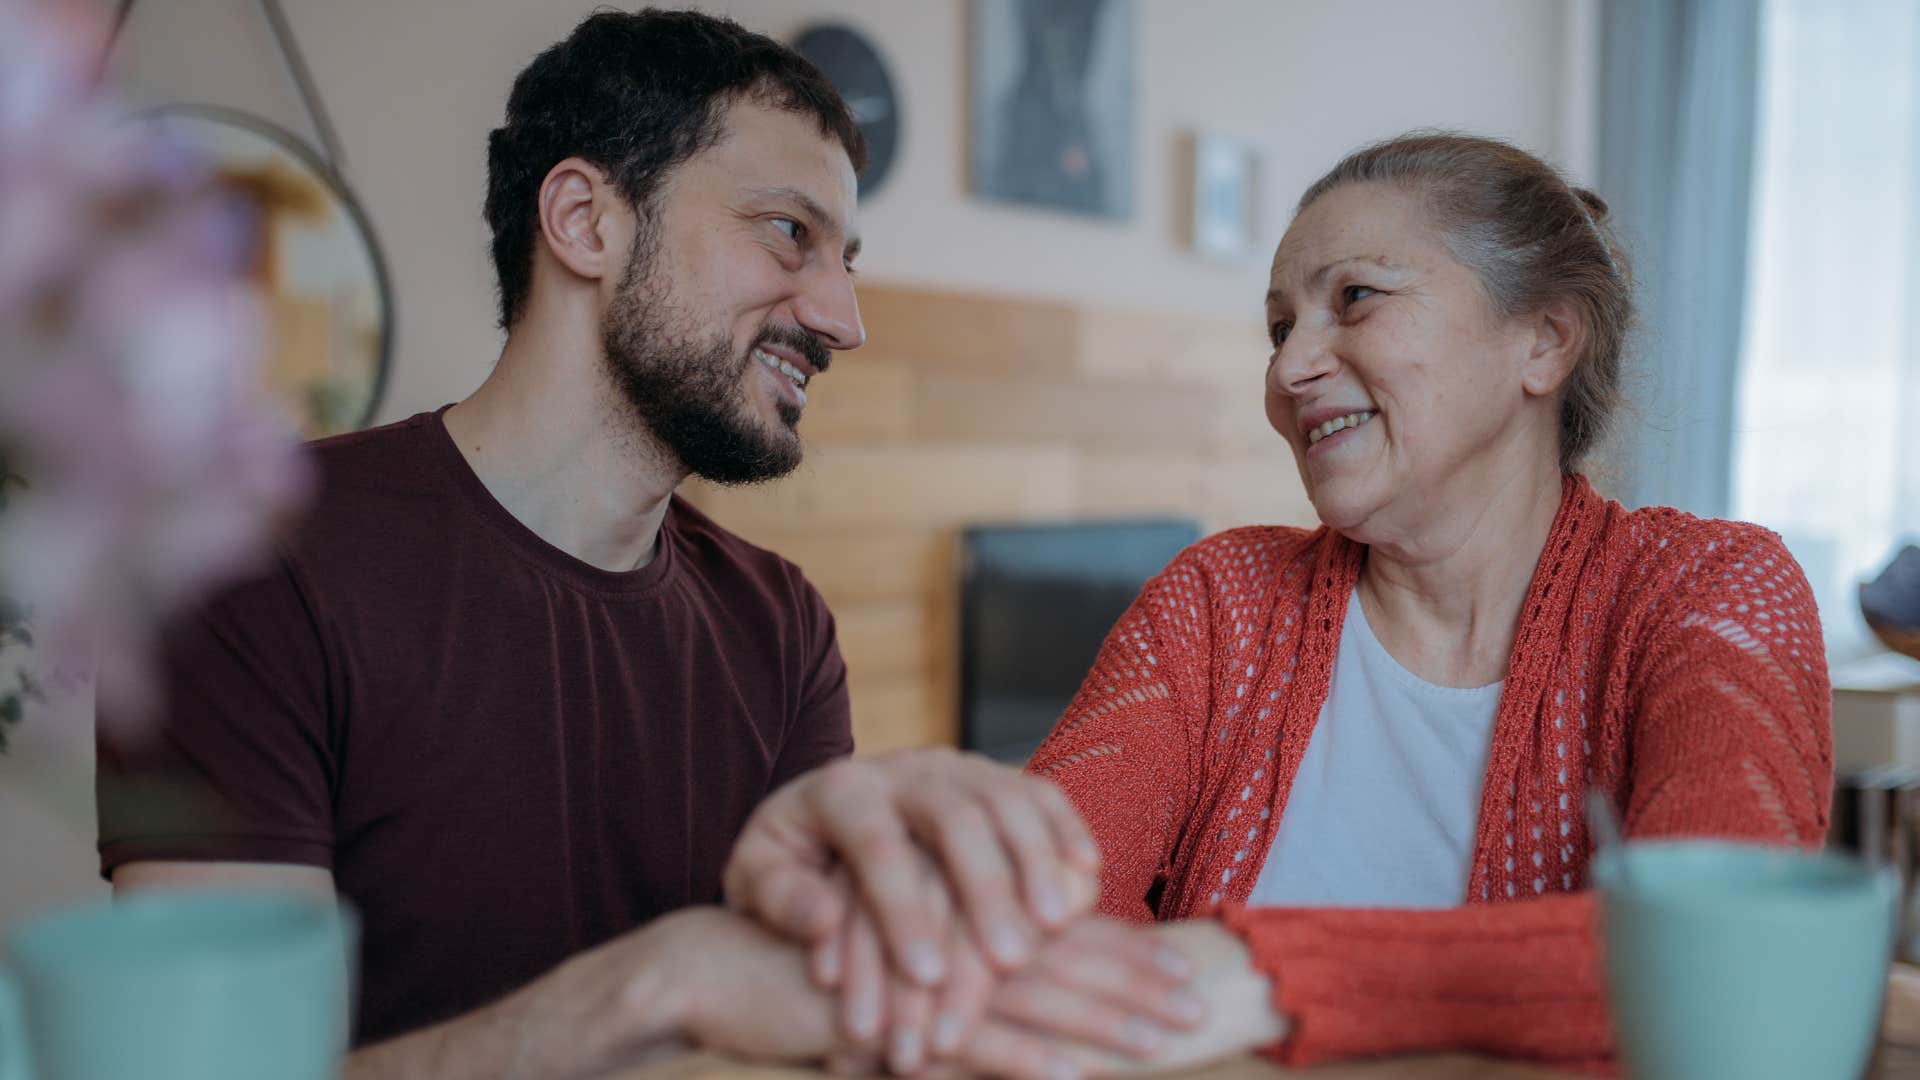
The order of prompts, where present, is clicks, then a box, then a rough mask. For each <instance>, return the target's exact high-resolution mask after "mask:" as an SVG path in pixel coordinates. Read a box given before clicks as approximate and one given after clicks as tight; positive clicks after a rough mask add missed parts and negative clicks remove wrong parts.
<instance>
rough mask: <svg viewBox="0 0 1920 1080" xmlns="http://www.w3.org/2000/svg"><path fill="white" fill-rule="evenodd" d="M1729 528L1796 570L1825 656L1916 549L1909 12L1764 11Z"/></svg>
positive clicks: (1914, 150)
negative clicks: (1777, 543) (1908, 546)
mask: <svg viewBox="0 0 1920 1080" xmlns="http://www.w3.org/2000/svg"><path fill="white" fill-rule="evenodd" d="M1760 49H1761V56H1760V90H1759V99H1760V100H1759V114H1758V138H1757V143H1756V148H1755V153H1754V168H1755V170H1756V173H1755V177H1754V182H1755V186H1754V209H1753V225H1752V228H1753V232H1752V234H1751V252H1752V254H1751V258H1752V264H1751V267H1750V272H1749V275H1748V285H1747V290H1748V291H1747V306H1746V325H1745V328H1744V345H1743V350H1744V351H1743V355H1742V357H1741V365H1740V372H1741V375H1740V387H1739V391H1738V396H1737V404H1736V414H1735V431H1734V446H1733V463H1734V464H1733V468H1734V477H1733V512H1734V516H1735V517H1738V518H1742V519H1745V520H1748V521H1756V522H1759V523H1761V524H1763V525H1766V526H1768V527H1769V528H1772V529H1775V530H1777V531H1778V532H1779V533H1780V534H1781V535H1782V536H1783V537H1784V538H1785V539H1786V542H1787V545H1788V547H1790V548H1791V549H1792V550H1793V553H1794V555H1795V557H1796V558H1798V559H1799V560H1800V563H1801V565H1802V566H1804V567H1805V568H1806V571H1807V577H1808V578H1809V579H1811V581H1812V583H1813V588H1814V594H1815V596H1816V598H1817V599H1818V601H1819V604H1820V615H1821V621H1822V623H1823V624H1824V629H1825V631H1826V636H1827V648H1828V652H1829V654H1830V655H1832V656H1833V657H1835V658H1836V659H1842V658H1846V657H1849V656H1852V655H1855V654H1858V653H1861V652H1864V651H1867V650H1868V649H1869V648H1870V647H1871V645H1872V638H1871V636H1870V634H1869V632H1868V630H1867V627H1866V623H1865V622H1864V621H1863V620H1862V619H1861V617H1860V608H1859V602H1858V596H1857V592H1856V586H1857V585H1858V584H1859V582H1860V581H1862V580H1863V579H1865V578H1867V577H1870V576H1871V575H1872V574H1873V572H1874V571H1875V570H1877V569H1878V568H1879V567H1880V566H1881V565H1883V564H1884V563H1885V562H1886V561H1887V560H1888V559H1889V558H1890V557H1891V556H1892V554H1893V552H1894V551H1895V550H1896V549H1897V548H1898V547H1899V545H1900V544H1901V543H1903V542H1916V541H1920V4H1916V3H1912V2H1911V0H1767V5H1766V9H1765V14H1764V17H1763V22H1762V26H1761V45H1760Z"/></svg>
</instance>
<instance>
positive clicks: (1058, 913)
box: [1033, 881, 1067, 926]
mask: <svg viewBox="0 0 1920 1080" xmlns="http://www.w3.org/2000/svg"><path fill="white" fill-rule="evenodd" d="M1033 900H1034V907H1035V908H1036V909H1038V910H1037V911H1036V912H1035V914H1038V915H1039V916H1040V921H1041V922H1044V923H1046V924H1047V925H1049V926H1058V925H1060V924H1061V923H1063V922H1066V921H1067V898H1066V896H1065V894H1063V893H1062V892H1061V891H1060V887H1059V886H1058V885H1056V884H1054V883H1053V882H1051V881H1047V882H1042V883H1041V885H1040V886H1039V887H1038V888H1036V889H1035V890H1034V896H1033Z"/></svg>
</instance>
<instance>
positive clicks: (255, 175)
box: [147, 105, 393, 439]
mask: <svg viewBox="0 0 1920 1080" xmlns="http://www.w3.org/2000/svg"><path fill="white" fill-rule="evenodd" d="M147 115H148V118H149V119H150V120H151V122H153V123H155V124H157V125H158V126H160V127H161V129H162V130H164V131H166V132H167V133H168V134H169V135H170V136H172V137H173V138H174V139H176V140H177V141H179V142H180V143H182V144H184V145H186V146H189V147H192V148H194V149H196V150H197V151H198V152H199V153H200V154H201V155H202V157H203V158H204V159H205V160H206V161H208V162H210V163H211V164H212V166H213V168H214V170H215V174H216V175H217V177H218V178H219V180H220V182H221V183H223V184H225V185H227V186H228V187H231V188H232V189H234V190H235V191H237V192H239V193H241V194H243V195H245V196H246V197H247V198H249V199H250V200H251V201H252V202H253V203H254V204H255V205H256V206H258V207H259V210H260V215H261V216H260V244H259V247H258V250H257V254H256V257H255V260H254V266H253V275H254V277H255V279H256V280H257V283H258V284H259V286H260V291H261V295H262V296H263V297H264V298H265V305H266V308H267V314H268V317H269V320H270V323H271V327H272V331H271V335H270V337H269V340H268V342H267V357H266V371H265V373H264V374H265V381H266V382H267V384H268V386H269V387H270V389H271V390H272V392H273V393H274V394H275V395H276V396H277V397H279V398H280V399H281V400H282V401H284V402H285V403H286V405H287V407H288V409H289V410H290V411H291V413H292V415H294V416H295V417H297V418H298V419H299V421H300V425H301V431H302V433H303V434H304V435H305V436H306V437H307V438H310V439H317V438H321V437H323V436H327V435H337V434H339V433H341V432H345V431H355V430H358V429H360V428H363V427H365V426H367V425H368V424H369V423H371V422H372V420H373V416H374V411H375V410H376V409H377V408H378V407H379V404H380V393H381V390H382V389H383V388H384V387H385V385H386V378H387V364H388V363H389V359H390V356H389V354H390V352H391V349H392V344H393V290H392V286H391V283H390V281H389V280H388V277H387V266H386V260H385V259H384V258H382V256H381V253H380V245H379V243H378V242H377V241H376V240H375V239H374V235H373V227H372V225H371V224H370V223H369V222H368V220H367V216H366V213H365V212H364V211H363V210H362V209H361V208H360V204H359V203H358V202H357V201H356V200H355V199H354V197H353V193H352V192H350V191H348V190H347V188H346V185H345V184H344V183H342V182H341V180H340V179H339V176H338V174H337V173H335V172H334V170H333V169H331V168H329V167H328V166H327V164H326V163H325V161H323V160H322V159H321V158H320V157H319V156H318V155H317V154H315V153H314V152H313V150H312V149H310V148H309V147H308V146H307V144H306V143H304V142H302V141H301V140H300V139H299V138H298V137H297V136H295V135H294V134H293V133H292V132H290V131H287V130H286V129H285V128H282V127H280V126H279V125H277V124H274V123H272V122H271V121H268V120H264V119H262V118H260V117H258V116H254V115H252V114H251V113H244V112H240V111H238V110H235V109H225V108H220V107H218V106H211V105H178V106H168V107H165V108H161V109H157V110H154V111H153V112H151V113H149V114H147Z"/></svg>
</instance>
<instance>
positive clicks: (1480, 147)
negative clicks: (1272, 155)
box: [1294, 131, 1633, 472]
mask: <svg viewBox="0 0 1920 1080" xmlns="http://www.w3.org/2000/svg"><path fill="white" fill-rule="evenodd" d="M1358 183H1387V184H1394V185H1396V186H1398V187H1400V188H1402V189H1404V190H1406V191H1409V192H1411V193H1413V194H1414V195H1416V196H1417V197H1419V199H1420V200H1421V202H1422V204H1423V205H1424V206H1425V209H1426V212H1427V214H1428V215H1429V217H1430V218H1431V219H1432V221H1433V223H1434V225H1435V226H1436V227H1437V228H1438V229H1439V231H1440V234H1441V236H1442V238H1443V240H1444V242H1445V243H1446V245H1447V249H1448V250H1449V251H1450V252H1452V254H1453V257H1454V258H1456V259H1458V260H1460V261H1461V262H1462V263H1464V264H1466V265H1467V266H1468V267H1469V268H1471V269H1472V270H1473V271H1474V273H1475V274H1476V275H1477V276H1478V277H1479V278H1480V283H1481V286H1482V287H1483V288H1485V289H1486V291H1487V295H1488V297H1489V298H1490V299H1491V300H1492V303H1493V307H1494V310H1495V311H1497V312H1499V314H1500V315H1502V316H1503V317H1508V318H1511V317H1514V316H1517V315H1522V314H1526V313H1529V312H1533V311H1538V310H1539V309H1540V308H1541V307H1542V306H1543V305H1544V304H1546V303H1548V302H1550V301H1553V300H1562V299H1564V300H1570V301H1572V302H1573V304H1574V306H1575V307H1576V308H1577V309H1578V310H1579V311H1580V314H1581V321H1582V324H1583V326H1582V332H1583V334H1584V339H1583V340H1582V341H1581V343H1580V352H1579V357H1578V360H1577V361H1576V363H1575V364H1574V368H1573V372H1572V374H1570V375H1569V376H1568V377H1567V381H1566V384H1565V385H1564V387H1563V388H1562V397H1561V405H1560V468H1561V470H1562V471H1563V472H1572V471H1574V470H1575V469H1576V468H1577V467H1578V466H1579V464H1580V461H1581V459H1582V458H1584V457H1585V456H1586V455H1587V453H1588V452H1589V451H1591V450H1592V449H1593V448H1594V447H1595V445H1597V444H1598V443H1599V441H1600V439H1601V437H1602V436H1604V435H1605V434H1606V431H1607V425H1608V424H1609V422H1610V421H1611V420H1612V418H1613V414H1614V412H1615V411H1616V410H1617V408H1618V407H1619V404H1620V399H1621V389H1620V385H1621V369H1622V356H1621V354H1622V353H1623V352H1624V351H1625V346H1626V340H1627V334H1628V331H1629V329H1630V328H1631V327H1632V324H1633V277H1632V271H1631V268H1630V267H1629V265H1628V262H1627V255H1626V251H1625V249H1624V248H1623V247H1622V246H1621V245H1620V242H1619V239H1618V238H1617V237H1616V236H1615V235H1614V233H1613V229H1612V227H1611V225H1610V224H1609V223H1608V221H1607V204H1606V202H1605V201H1603V200H1602V199H1601V198H1600V196H1598V195H1595V194H1594V193H1593V192H1591V191H1588V190H1586V189H1585V188H1580V187H1575V186H1573V185H1572V184H1569V183H1568V182H1567V180H1566V178H1565V177H1564V176H1562V175H1561V174H1560V172H1559V170H1557V169H1555V168H1554V167H1553V166H1551V165H1549V164H1547V163H1546V162H1544V161H1542V160H1540V159H1539V158H1537V157H1535V156H1533V155H1532V154H1529V153H1527V152H1526V151H1524V150H1521V149H1519V148H1518V147H1515V146H1512V145H1509V144H1507V143H1504V142H1501V141H1500V140H1498V139H1487V138H1481V137H1478V136H1473V135H1460V134H1455V133H1452V132H1425V131H1422V132H1412V133H1409V134H1406V135H1402V136H1400V137H1398V138H1394V139H1388V140H1387V141H1385V142H1380V143H1375V144H1373V145H1372V146H1367V147H1363V148H1362V149H1360V150H1356V151H1354V152H1353V153H1351V154H1349V155H1347V156H1346V158H1345V159H1343V160H1342V161H1341V162H1340V163H1339V164H1338V165H1335V166H1334V167H1333V168H1332V169H1331V170H1330V171H1329V172H1328V173H1327V174H1326V175H1325V176H1322V177H1321V178H1320V179H1319V180H1317V181H1315V182H1314V184H1313V186H1312V187H1309V188H1308V189H1307V192H1306V194H1304V195H1302V196H1301V197H1300V205H1299V207H1298V208H1296V210H1295V211H1294V212H1295V214H1296V215H1297V214H1298V213H1299V212H1301V211H1304V210H1305V209H1306V208H1307V207H1308V206H1311V205H1312V204H1313V203H1314V201H1315V200H1317V199H1319V198H1320V196H1322V195H1325V194H1326V193H1327V192H1329V191H1332V190H1334V189H1335V188H1339V187H1344V186H1346V185H1348V184H1358Z"/></svg>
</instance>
